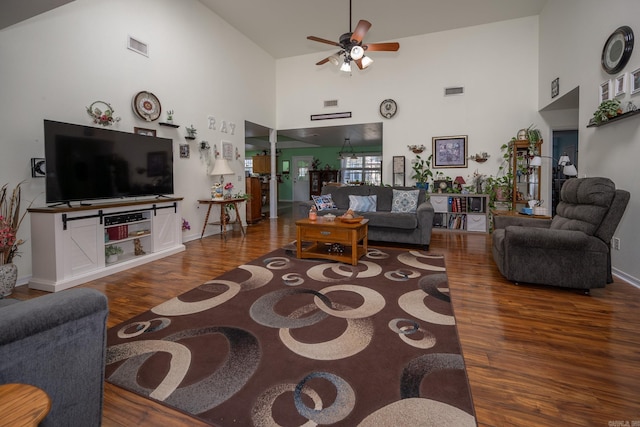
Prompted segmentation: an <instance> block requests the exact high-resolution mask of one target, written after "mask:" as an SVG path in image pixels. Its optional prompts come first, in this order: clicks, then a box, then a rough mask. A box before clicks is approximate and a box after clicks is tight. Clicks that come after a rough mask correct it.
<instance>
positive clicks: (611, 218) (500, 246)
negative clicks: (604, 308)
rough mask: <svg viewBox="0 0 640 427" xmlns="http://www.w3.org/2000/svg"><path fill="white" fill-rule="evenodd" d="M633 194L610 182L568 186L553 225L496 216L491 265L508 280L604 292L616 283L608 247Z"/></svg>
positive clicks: (583, 180) (581, 180)
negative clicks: (611, 284)
mask: <svg viewBox="0 0 640 427" xmlns="http://www.w3.org/2000/svg"><path fill="white" fill-rule="evenodd" d="M629 197H630V194H629V192H628V191H625V190H616V188H615V184H614V183H613V182H612V181H611V180H610V179H608V178H579V179H578V178H573V179H569V180H568V181H566V182H565V183H564V185H563V186H562V189H561V191H560V202H559V204H558V207H557V209H556V212H557V214H556V216H555V217H553V219H552V220H545V219H535V218H528V217H526V216H524V215H523V216H521V217H508V216H496V217H495V218H494V221H495V222H494V228H495V229H494V232H493V236H492V238H493V247H492V252H493V259H494V261H495V262H496V265H497V266H498V269H499V270H500V272H501V273H502V275H504V276H505V277H506V278H507V279H509V280H512V281H514V282H525V283H534V284H542V285H551V286H559V287H566V288H578V289H583V290H585V292H586V293H588V289H591V288H602V287H604V286H605V285H606V284H607V283H611V282H612V281H613V277H612V274H611V253H610V242H611V238H612V237H613V235H614V233H615V231H616V228H617V227H618V224H619V223H620V220H621V219H622V215H623V214H624V211H625V209H626V206H627V204H628V202H629Z"/></svg>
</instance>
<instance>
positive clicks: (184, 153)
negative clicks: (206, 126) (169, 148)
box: [180, 144, 189, 159]
mask: <svg viewBox="0 0 640 427" xmlns="http://www.w3.org/2000/svg"><path fill="white" fill-rule="evenodd" d="M180 158H181V159H188V158H189V144H180Z"/></svg>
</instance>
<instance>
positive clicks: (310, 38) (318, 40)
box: [307, 36, 341, 47]
mask: <svg viewBox="0 0 640 427" xmlns="http://www.w3.org/2000/svg"><path fill="white" fill-rule="evenodd" d="M307 39H309V40H313V41H314V42H320V43H326V44H330V45H333V46H338V47H341V46H340V45H339V44H338V43H336V42H334V41H331V40H327V39H322V38H320V37H316V36H307Z"/></svg>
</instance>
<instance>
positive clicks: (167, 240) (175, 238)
mask: <svg viewBox="0 0 640 427" xmlns="http://www.w3.org/2000/svg"><path fill="white" fill-rule="evenodd" d="M178 206H179V205H178ZM152 215H153V213H152ZM180 221H181V216H180V210H179V209H178V212H177V213H176V212H174V210H173V207H171V208H169V209H157V210H156V215H155V216H154V217H153V220H152V223H153V229H152V231H151V235H152V237H153V252H158V251H162V250H165V249H171V248H175V247H176V245H179V244H180V243H181V242H180V240H179V239H181V235H180V231H181V226H182V225H181V222H180Z"/></svg>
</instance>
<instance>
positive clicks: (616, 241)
mask: <svg viewBox="0 0 640 427" xmlns="http://www.w3.org/2000/svg"><path fill="white" fill-rule="evenodd" d="M613 249H615V250H616V251H619V250H620V238H619V237H614V238H613Z"/></svg>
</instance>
